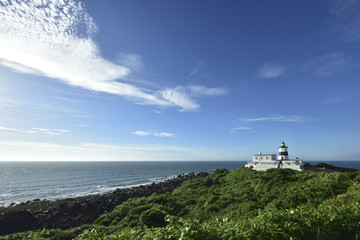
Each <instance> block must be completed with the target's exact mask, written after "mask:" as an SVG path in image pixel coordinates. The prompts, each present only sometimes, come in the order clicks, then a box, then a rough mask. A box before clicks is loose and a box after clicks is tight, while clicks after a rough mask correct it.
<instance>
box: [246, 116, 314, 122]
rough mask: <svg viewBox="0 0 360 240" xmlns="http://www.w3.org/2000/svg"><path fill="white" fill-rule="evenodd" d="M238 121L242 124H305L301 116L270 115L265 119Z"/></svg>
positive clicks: (304, 119)
mask: <svg viewBox="0 0 360 240" xmlns="http://www.w3.org/2000/svg"><path fill="white" fill-rule="evenodd" d="M239 120H240V121H244V122H292V123H303V122H307V121H308V119H306V118H305V117H303V116H297V115H293V116H282V115H272V116H266V117H258V118H241V119H239Z"/></svg>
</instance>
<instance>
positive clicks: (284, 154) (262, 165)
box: [245, 142, 304, 171]
mask: <svg viewBox="0 0 360 240" xmlns="http://www.w3.org/2000/svg"><path fill="white" fill-rule="evenodd" d="M245 167H248V168H251V169H254V170H256V171H266V170H268V169H270V168H290V169H293V170H298V171H302V170H304V163H303V162H302V160H301V159H298V158H296V159H289V153H288V147H287V146H286V145H285V143H284V142H282V143H281V145H280V147H279V154H278V156H277V159H276V154H263V153H261V152H260V153H259V154H254V155H253V157H252V162H248V163H247V164H245Z"/></svg>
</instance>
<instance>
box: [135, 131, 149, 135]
mask: <svg viewBox="0 0 360 240" xmlns="http://www.w3.org/2000/svg"><path fill="white" fill-rule="evenodd" d="M134 134H136V135H139V136H148V135H150V133H149V132H145V131H136V132H134Z"/></svg>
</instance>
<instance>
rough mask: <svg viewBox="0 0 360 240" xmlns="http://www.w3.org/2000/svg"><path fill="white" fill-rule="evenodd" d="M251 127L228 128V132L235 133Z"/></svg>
mask: <svg viewBox="0 0 360 240" xmlns="http://www.w3.org/2000/svg"><path fill="white" fill-rule="evenodd" d="M251 129H252V128H251V127H236V128H233V129H231V130H230V133H237V132H239V131H244V130H245V131H247V130H251Z"/></svg>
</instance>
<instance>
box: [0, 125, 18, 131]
mask: <svg viewBox="0 0 360 240" xmlns="http://www.w3.org/2000/svg"><path fill="white" fill-rule="evenodd" d="M0 130H5V131H14V132H21V130H20V129H16V128H8V127H2V126H0Z"/></svg>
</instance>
